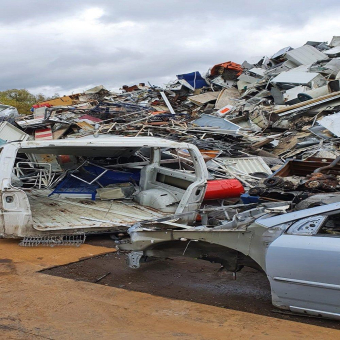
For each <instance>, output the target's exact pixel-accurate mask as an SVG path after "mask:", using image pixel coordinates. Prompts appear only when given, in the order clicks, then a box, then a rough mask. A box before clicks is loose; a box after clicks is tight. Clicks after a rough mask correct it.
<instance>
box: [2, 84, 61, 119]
mask: <svg viewBox="0 0 340 340" xmlns="http://www.w3.org/2000/svg"><path fill="white" fill-rule="evenodd" d="M58 97H60V95H59V94H58V93H56V94H55V95H53V96H52V97H47V96H45V95H43V94H42V93H39V94H37V95H34V94H32V93H30V92H28V91H27V90H25V89H12V90H6V91H0V103H1V104H4V105H10V106H14V107H16V108H17V110H18V112H19V113H20V114H30V113H31V112H30V109H31V107H32V106H33V105H34V104H37V103H39V102H44V101H46V100H50V99H54V98H58Z"/></svg>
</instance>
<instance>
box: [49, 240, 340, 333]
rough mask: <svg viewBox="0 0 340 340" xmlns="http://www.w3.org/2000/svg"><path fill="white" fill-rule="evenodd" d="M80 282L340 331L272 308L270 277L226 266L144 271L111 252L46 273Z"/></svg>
mask: <svg viewBox="0 0 340 340" xmlns="http://www.w3.org/2000/svg"><path fill="white" fill-rule="evenodd" d="M88 242H89V243H90V244H92V245H100V246H106V247H114V243H113V241H112V240H110V239H109V238H108V237H104V236H99V237H91V238H90V239H89V240H88ZM43 272H44V273H45V274H50V275H55V276H60V277H64V278H68V279H72V280H76V281H85V282H91V283H96V281H97V280H98V283H99V284H101V285H105V286H111V287H116V288H123V289H126V290H130V291H137V292H142V293H148V294H152V295H155V296H162V297H165V298H170V299H178V300H185V301H192V302H196V303H201V304H207V305H212V306H216V307H220V308H228V309H233V310H238V311H242V312H249V313H255V314H261V315H265V316H271V317H275V318H279V319H285V320H293V321H296V322H302V323H306V324H312V325H317V326H321V327H329V328H334V329H340V323H339V322H336V321H333V320H327V319H326V320H325V319H320V318H313V317H305V316H295V315H289V312H288V314H287V312H285V311H281V310H279V309H277V308H275V307H274V306H273V305H272V303H271V293H270V286H269V282H268V280H267V277H266V276H265V274H264V273H260V272H258V271H257V270H255V269H252V268H247V267H245V268H243V269H242V270H241V271H240V272H238V273H237V274H236V280H235V278H234V277H233V275H232V273H230V272H226V271H224V270H223V271H222V270H220V264H217V263H210V262H208V261H203V260H197V259H192V258H186V257H172V258H167V259H148V260H147V261H146V263H142V264H141V267H140V268H139V269H131V268H128V266H127V264H126V257H125V255H124V254H119V253H108V254H104V255H99V256H95V257H92V258H90V259H86V260H83V261H79V262H75V263H71V264H68V265H64V266H58V267H54V268H51V269H47V270H44V271H43Z"/></svg>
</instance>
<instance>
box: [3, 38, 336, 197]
mask: <svg viewBox="0 0 340 340" xmlns="http://www.w3.org/2000/svg"><path fill="white" fill-rule="evenodd" d="M339 81H340V37H338V36H335V37H333V38H332V40H331V42H330V43H326V42H315V41H308V42H307V43H306V44H305V45H303V46H301V47H298V48H292V47H285V48H283V49H281V50H280V51H278V52H276V53H274V54H273V55H272V56H271V57H267V56H264V57H263V58H261V59H260V60H257V61H255V62H253V61H252V62H250V61H244V62H243V63H242V65H240V64H237V63H234V62H231V61H228V62H223V63H220V64H217V65H214V66H213V67H212V68H211V69H210V70H209V71H208V72H207V74H206V75H204V76H202V75H201V74H200V73H199V72H197V71H196V72H191V73H187V74H181V75H177V79H176V80H174V81H173V82H171V83H169V84H167V85H166V87H165V88H160V87H157V86H151V85H149V86H148V85H145V84H144V83H141V84H139V85H134V86H127V85H124V86H123V87H122V89H121V93H116V92H110V91H108V90H106V89H105V88H104V86H97V87H95V88H92V89H90V90H87V91H85V92H84V93H80V94H75V95H70V96H64V97H61V98H57V99H54V100H50V101H48V102H43V103H38V104H37V105H35V106H34V107H33V109H32V111H33V114H32V115H25V116H22V115H21V116H19V117H16V118H14V120H15V122H14V123H13V118H12V120H11V122H12V123H13V125H11V124H10V123H9V122H8V121H6V120H5V121H3V122H2V123H1V126H0V138H1V139H3V140H7V141H10V140H18V139H19V140H32V139H34V140H52V139H70V138H73V139H78V138H84V137H87V136H94V137H98V138H101V137H102V136H104V135H119V136H127V137H137V136H149V137H162V138H167V139H170V140H174V141H180V142H189V143H192V144H194V145H196V146H197V147H198V148H199V150H200V151H201V153H202V154H203V155H204V157H205V160H206V164H207V168H208V170H209V172H210V174H211V178H237V179H238V180H239V181H241V182H242V184H243V185H244V186H245V187H246V189H247V190H250V191H249V193H248V196H249V197H248V196H247V197H245V198H244V200H245V201H247V202H248V200H253V199H254V198H252V197H256V199H258V198H259V197H262V198H264V199H267V200H291V199H292V197H296V196H299V195H301V193H304V194H305V193H317V192H328V191H336V190H338V186H339V177H338V174H339V173H338V169H337V166H336V164H337V161H338V156H339V155H340V154H339V142H340V140H339V137H340V124H339V121H340V120H339V119H340V83H339ZM0 113H1V112H0ZM14 125H16V126H14ZM9 130H10V133H9ZM20 130H21V131H24V133H20ZM14 131H15V133H14ZM8 135H10V136H11V137H8ZM13 136H15V137H13ZM13 138H14V139H13ZM183 157H184V156H183ZM334 160H335V161H334ZM273 173H274V175H273ZM288 193H289V194H288ZM292 193H293V195H292Z"/></svg>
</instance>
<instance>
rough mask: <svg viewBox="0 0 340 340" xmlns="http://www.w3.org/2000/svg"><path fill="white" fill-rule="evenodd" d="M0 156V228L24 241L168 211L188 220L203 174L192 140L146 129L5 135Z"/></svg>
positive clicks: (108, 227) (119, 225)
mask: <svg viewBox="0 0 340 340" xmlns="http://www.w3.org/2000/svg"><path fill="white" fill-rule="evenodd" d="M178 150H181V152H185V153H186V157H182V158H177V157H175V155H177V153H178ZM143 153H144V154H143ZM145 153H147V156H144V155H145ZM0 164H1V171H0V185H1V187H0V189H1V201H0V235H1V237H4V238H24V242H26V245H34V244H41V243H44V242H45V243H53V242H66V243H67V241H68V242H71V243H72V242H79V239H77V238H72V237H71V238H70V237H69V236H70V235H73V236H74V235H84V234H86V233H98V232H114V231H117V232H118V231H121V230H126V228H127V227H129V226H131V225H133V224H135V223H137V222H138V221H143V220H155V219H156V220H157V219H161V218H164V217H165V216H167V215H169V214H174V213H175V214H180V213H185V214H184V216H183V217H182V218H181V220H180V221H179V222H180V223H184V224H190V223H192V222H193V221H195V219H196V211H197V209H198V208H199V206H200V204H201V201H202V200H203V197H204V193H205V188H206V182H207V176H208V174H207V169H206V166H205V163H204V160H203V157H202V155H201V154H200V152H199V150H198V149H197V148H196V147H195V146H194V145H191V144H188V143H177V142H172V141H169V140H164V139H158V138H153V137H152V138H148V137H133V138H127V137H109V138H100V137H99V138H94V137H92V138H85V139H81V138H79V139H64V140H43V141H23V142H12V143H7V144H5V145H3V146H2V148H1V153H0ZM164 223H172V222H169V221H165V222H164ZM124 228H125V229H124ZM63 237H64V239H63ZM80 239H81V237H80Z"/></svg>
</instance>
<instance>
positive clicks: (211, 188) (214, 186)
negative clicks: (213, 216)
mask: <svg viewBox="0 0 340 340" xmlns="http://www.w3.org/2000/svg"><path fill="white" fill-rule="evenodd" d="M243 193H244V188H243V185H242V184H241V182H240V181H239V180H237V179H215V180H212V181H208V185H207V191H206V192H205V196H204V199H205V200H217V199H224V198H234V197H240V196H241V194H243Z"/></svg>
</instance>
